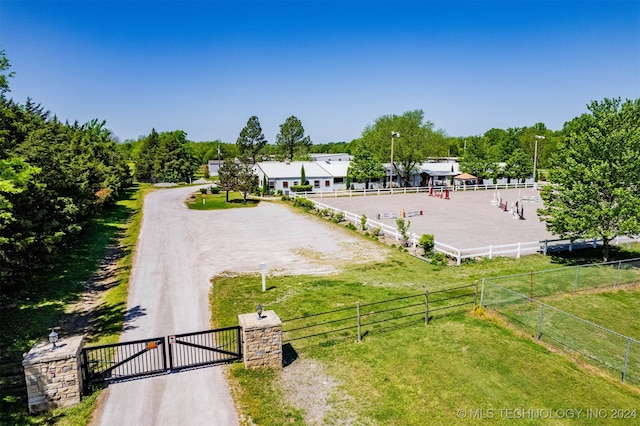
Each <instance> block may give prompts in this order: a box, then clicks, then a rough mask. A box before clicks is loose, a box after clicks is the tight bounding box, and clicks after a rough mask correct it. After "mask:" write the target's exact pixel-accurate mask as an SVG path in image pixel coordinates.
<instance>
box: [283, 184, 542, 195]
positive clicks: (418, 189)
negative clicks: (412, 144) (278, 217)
mask: <svg viewBox="0 0 640 426" xmlns="http://www.w3.org/2000/svg"><path fill="white" fill-rule="evenodd" d="M540 185H541V183H496V184H488V185H468V186H460V185H455V186H451V185H447V186H413V187H406V188H405V187H398V188H372V189H364V188H363V189H345V190H339V191H338V190H336V191H318V192H298V193H295V192H291V193H290V194H289V195H291V196H293V197H295V196H300V195H301V196H304V197H306V198H337V197H366V196H367V195H394V194H395V195H398V194H419V193H422V192H434V193H440V192H444V191H485V190H491V191H499V190H506V189H525V188H537V187H539V186H540Z"/></svg>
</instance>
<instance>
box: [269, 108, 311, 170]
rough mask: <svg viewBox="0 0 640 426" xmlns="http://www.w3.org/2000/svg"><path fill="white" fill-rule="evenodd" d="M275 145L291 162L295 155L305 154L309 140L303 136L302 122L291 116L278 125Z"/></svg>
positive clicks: (308, 146)
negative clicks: (278, 131) (278, 130)
mask: <svg viewBox="0 0 640 426" xmlns="http://www.w3.org/2000/svg"><path fill="white" fill-rule="evenodd" d="M276 145H277V146H278V147H279V149H280V151H281V152H282V154H283V155H284V156H285V157H286V158H288V159H290V160H293V158H294V156H295V154H296V153H299V154H300V155H304V154H306V153H307V151H308V150H309V148H310V146H311V138H310V137H309V136H305V135H304V127H302V122H301V121H300V120H299V119H298V118H297V117H295V116H293V115H292V116H291V117H289V118H287V119H286V120H285V122H284V123H282V124H281V125H280V133H278V135H277V136H276Z"/></svg>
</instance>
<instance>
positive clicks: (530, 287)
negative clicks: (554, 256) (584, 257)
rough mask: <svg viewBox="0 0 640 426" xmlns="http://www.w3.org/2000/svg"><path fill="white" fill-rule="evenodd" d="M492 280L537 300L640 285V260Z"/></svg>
mask: <svg viewBox="0 0 640 426" xmlns="http://www.w3.org/2000/svg"><path fill="white" fill-rule="evenodd" d="M490 280H491V282H492V283H494V284H499V285H501V286H503V287H505V288H508V289H511V290H514V291H516V292H518V293H521V294H526V295H528V296H529V297H531V298H536V299H539V298H544V297H546V296H556V295H559V294H568V293H576V292H580V291H585V290H594V289H606V288H617V287H618V286H623V285H629V284H636V283H640V258H633V259H627V260H618V261H613V262H605V263H592V264H589V265H579V266H569V267H565V268H557V269H549V270H545V271H535V272H534V271H533V270H532V271H530V272H528V273H524V274H514V275H505V276H502V277H495V278H490Z"/></svg>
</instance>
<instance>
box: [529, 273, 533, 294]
mask: <svg viewBox="0 0 640 426" xmlns="http://www.w3.org/2000/svg"><path fill="white" fill-rule="evenodd" d="M529 277H530V278H529V281H530V283H529V301H530V302H533V268H531V271H530V272H529Z"/></svg>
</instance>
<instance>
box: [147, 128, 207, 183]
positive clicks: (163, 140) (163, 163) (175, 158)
mask: <svg viewBox="0 0 640 426" xmlns="http://www.w3.org/2000/svg"><path fill="white" fill-rule="evenodd" d="M159 140H160V144H159V145H158V149H157V151H156V156H155V159H154V164H153V176H154V177H155V178H156V179H158V180H161V181H164V182H181V181H182V182H190V180H191V178H192V177H193V175H194V174H195V172H196V171H197V170H198V162H197V160H196V158H195V155H194V152H193V150H192V148H191V147H190V146H189V143H188V141H187V134H186V133H185V132H183V131H182V130H175V131H173V132H162V133H160V135H159Z"/></svg>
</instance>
